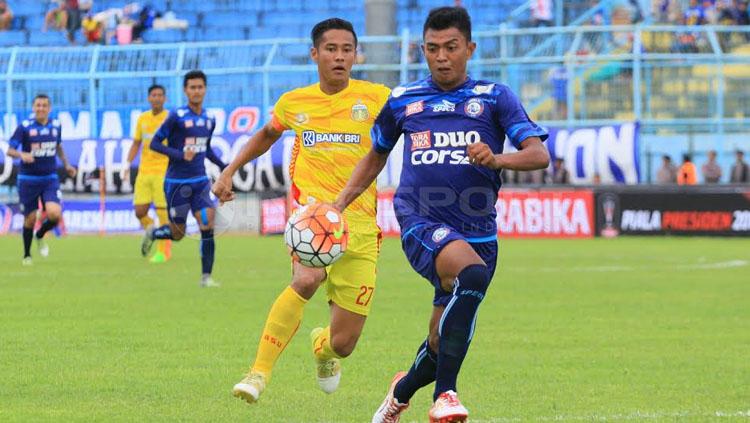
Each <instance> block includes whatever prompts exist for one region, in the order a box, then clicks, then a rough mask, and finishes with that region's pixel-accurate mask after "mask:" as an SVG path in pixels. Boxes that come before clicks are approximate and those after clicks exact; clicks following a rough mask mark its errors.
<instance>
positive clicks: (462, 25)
mask: <svg viewBox="0 0 750 423" xmlns="http://www.w3.org/2000/svg"><path fill="white" fill-rule="evenodd" d="M448 28H456V29H457V30H458V31H459V32H460V33H461V34H463V36H464V37H466V41H471V18H470V17H469V12H467V11H466V9H464V8H463V7H438V8H435V9H432V10H430V14H429V15H427V19H426V20H425V21H424V28H422V38H424V34H426V33H427V30H428V29H432V30H435V31H441V30H443V29H448Z"/></svg>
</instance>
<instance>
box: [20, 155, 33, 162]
mask: <svg viewBox="0 0 750 423" xmlns="http://www.w3.org/2000/svg"><path fill="white" fill-rule="evenodd" d="M21 161H22V162H24V163H34V156H32V155H31V153H21Z"/></svg>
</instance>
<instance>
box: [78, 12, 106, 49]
mask: <svg viewBox="0 0 750 423" xmlns="http://www.w3.org/2000/svg"><path fill="white" fill-rule="evenodd" d="M81 28H82V29H83V38H84V39H85V40H86V43H87V44H103V43H104V25H102V23H101V22H100V21H98V20H96V19H95V18H94V15H93V14H92V13H91V12H89V13H87V14H86V16H84V17H83V21H82V22H81Z"/></svg>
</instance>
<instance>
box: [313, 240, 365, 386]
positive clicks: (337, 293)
mask: <svg viewBox="0 0 750 423" xmlns="http://www.w3.org/2000/svg"><path fill="white" fill-rule="evenodd" d="M379 245H380V238H379V234H378V233H377V232H374V233H370V234H361V233H356V232H350V234H349V246H348V248H347V252H346V254H344V256H343V257H341V259H339V260H338V261H337V262H336V263H334V264H333V265H331V266H329V267H328V279H327V284H326V288H327V295H328V301H329V303H330V304H331V324H330V326H327V327H325V328H316V329H313V332H312V333H310V338H311V341H312V348H313V354H314V356H315V361H316V367H317V380H318V386H319V387H320V389H322V390H323V391H324V392H326V393H332V392H334V391H335V390H336V389H337V388H338V385H339V381H340V379H341V363H340V359H342V358H345V357H348V356H349V355H350V354H351V353H352V352H353V351H354V348H355V346H356V345H357V341H358V340H359V336H360V335H361V334H362V328H363V327H364V325H365V320H366V319H367V315H368V314H369V313H370V308H371V306H372V299H373V296H374V293H375V273H376V264H377V260H378V254H379V250H380V246H379Z"/></svg>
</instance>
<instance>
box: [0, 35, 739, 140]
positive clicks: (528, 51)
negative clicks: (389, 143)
mask: <svg viewBox="0 0 750 423" xmlns="http://www.w3.org/2000/svg"><path fill="white" fill-rule="evenodd" d="M419 38H420V37H419V35H418V34H409V32H407V31H405V32H404V33H403V34H401V35H400V36H382V37H362V40H361V42H362V50H363V53H364V57H365V61H364V63H363V64H359V65H356V67H355V77H359V78H366V79H370V80H377V81H380V82H384V83H386V84H389V85H392V86H393V85H396V84H398V83H403V82H406V81H409V80H413V79H416V78H420V77H423V76H425V75H427V68H426V65H425V63H424V60H423V58H422V55H421V53H419V50H418V45H419V43H420V39H419ZM474 39H475V41H476V42H477V44H478V49H477V52H476V54H475V55H474V58H473V60H472V61H471V62H470V72H471V74H472V75H473V76H474V77H477V78H479V77H481V78H485V79H491V80H496V81H503V82H505V83H507V84H509V85H510V86H511V87H512V88H513V89H514V90H515V91H516V92H518V93H519V95H520V96H521V98H522V100H523V102H524V104H526V105H532V106H534V107H533V108H532V109H531V110H530V113H531V114H532V116H534V117H535V118H536V119H537V120H540V121H542V122H544V123H547V124H553V125H556V126H570V127H572V126H580V125H590V124H598V123H610V122H621V121H624V120H639V121H640V122H641V123H642V126H641V127H642V129H643V130H644V131H646V132H647V133H648V132H651V133H656V132H658V131H671V132H673V133H687V132H691V131H693V130H694V129H695V128H696V127H697V126H700V127H702V128H704V129H705V130H706V131H713V132H715V133H717V134H719V135H720V134H723V133H725V132H733V133H737V132H747V131H748V128H749V127H750V44H748V43H749V42H750V29H748V28H741V27H719V26H704V27H678V26H607V27H589V26H576V27H556V28H535V29H511V28H499V29H497V30H493V31H482V32H477V33H476V34H475V37H474ZM551 39H554V40H555V42H554V43H548V42H547V41H546V40H551ZM691 39H692V40H693V41H692V44H689V43H688V44H686V41H685V40H688V41H689V40H691ZM540 46H545V47H547V48H544V49H543V51H540V49H539V47H540ZM308 53H309V40H307V39H296V38H290V39H274V40H253V41H230V42H201V43H179V44H157V45H131V46H96V47H58V48H32V47H15V48H10V49H0V104H2V105H3V106H2V108H3V111H4V112H5V113H4V115H5V122H4V127H5V128H8V127H9V125H10V122H11V119H10V118H9V115H10V114H15V115H17V116H19V115H24V114H27V113H28V112H29V111H30V109H31V100H32V98H33V97H34V95H36V94H37V93H38V92H40V91H43V92H47V93H48V94H50V96H51V97H52V101H53V105H54V107H55V108H57V109H58V110H61V109H62V110H69V111H88V112H90V116H91V119H92V120H93V122H92V125H91V128H92V129H91V131H92V136H94V135H95V133H94V132H96V131H98V129H99V124H98V121H97V120H98V119H100V116H101V112H102V110H128V109H142V108H144V103H145V101H144V97H145V90H146V88H147V87H148V86H149V85H150V84H152V83H154V82H157V83H161V84H163V85H165V86H167V88H168V91H169V92H168V97H169V106H176V105H178V104H181V103H182V102H183V101H184V98H183V96H182V89H181V88H182V87H181V79H180V78H181V76H182V75H183V74H184V73H185V72H187V71H188V70H190V69H193V68H201V69H203V70H204V71H205V72H206V73H207V74H208V75H209V94H208V98H207V104H209V105H215V106H239V105H254V106H260V107H262V110H264V111H266V112H267V111H269V110H270V107H271V106H272V105H273V103H274V102H275V101H276V99H277V98H278V96H279V95H280V94H281V93H282V92H284V91H286V90H289V89H291V88H293V87H295V86H299V85H304V84H308V83H312V82H314V81H316V80H317V74H316V66H315V65H314V64H313V63H312V62H311V61H310V59H309V57H308ZM556 67H557V68H559V67H563V68H565V70H566V71H567V72H566V73H567V75H571V77H569V78H568V79H567V82H565V86H564V89H561V87H560V86H558V87H557V88H558V90H557V96H555V95H553V94H555V91H556V90H554V89H553V88H554V87H553V82H551V81H550V79H549V73H550V70H551V69H553V68H556ZM557 83H558V84H559V81H558V82H557ZM560 93H564V98H559V95H560ZM563 104H564V106H565V107H561V106H562V105H563ZM561 113H563V114H561ZM264 116H267V113H264Z"/></svg>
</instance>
